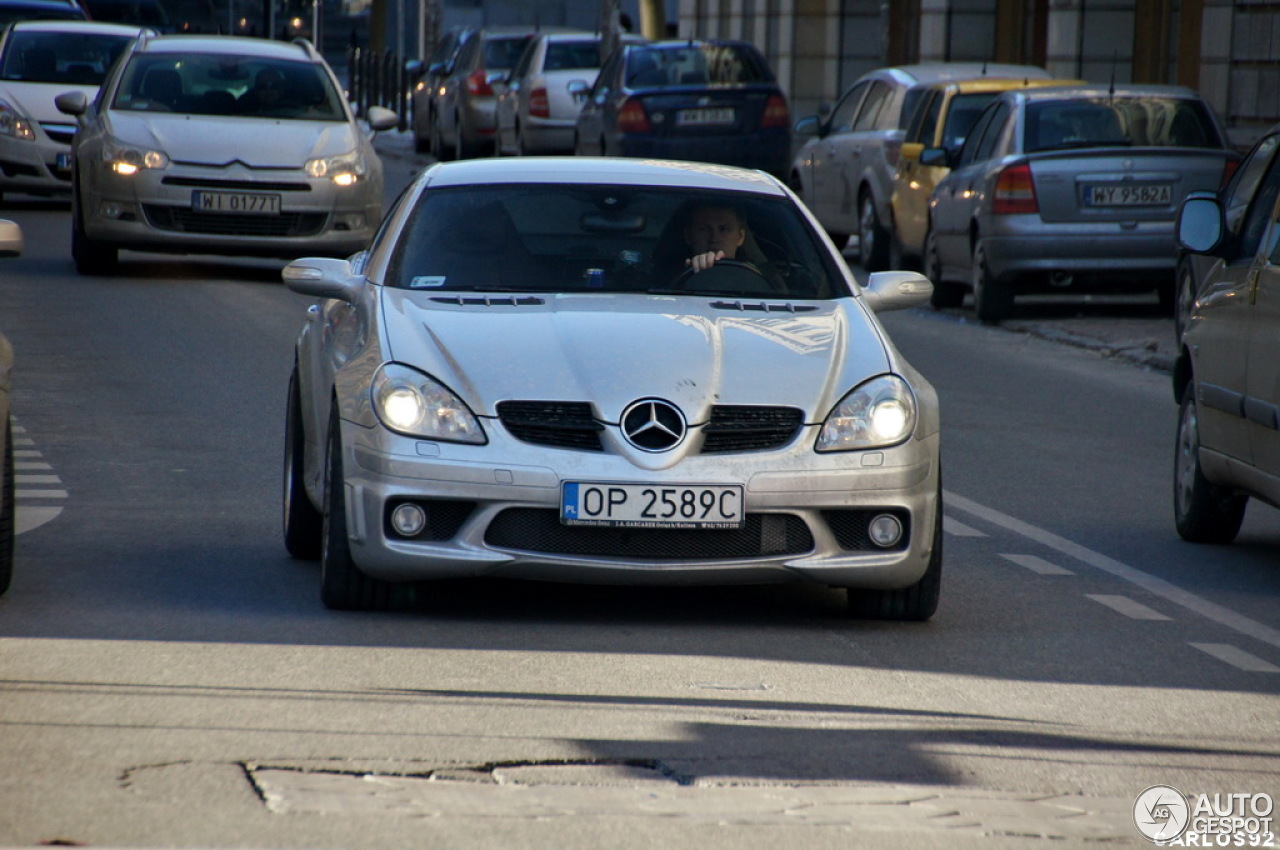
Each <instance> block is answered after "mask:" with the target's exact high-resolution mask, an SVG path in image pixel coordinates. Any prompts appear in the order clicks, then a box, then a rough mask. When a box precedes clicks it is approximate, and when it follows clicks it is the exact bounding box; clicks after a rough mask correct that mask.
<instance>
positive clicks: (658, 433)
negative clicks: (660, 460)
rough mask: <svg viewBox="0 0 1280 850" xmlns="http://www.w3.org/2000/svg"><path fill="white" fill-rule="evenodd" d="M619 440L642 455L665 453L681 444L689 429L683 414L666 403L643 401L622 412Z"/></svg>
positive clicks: (660, 400) (672, 405)
mask: <svg viewBox="0 0 1280 850" xmlns="http://www.w3.org/2000/svg"><path fill="white" fill-rule="evenodd" d="M621 424H622V436H624V437H626V438H627V442H628V443H630V444H631V445H633V446H635V447H636V448H637V449H640V450H641V451H645V452H665V451H669V450H670V449H674V448H675V447H676V446H678V445H680V442H681V441H682V440H684V435H685V433H686V432H687V431H688V425H687V424H686V423H685V421H684V414H682V413H681V412H680V409H679V408H678V407H676V406H675V405H674V404H672V403H671V402H669V401H663V400H662V399H660V398H644V399H641V400H639V401H633V402H632V403H631V404H630V405H629V406H628V407H627V409H626V410H624V411H622V423H621Z"/></svg>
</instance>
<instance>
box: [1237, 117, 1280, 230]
mask: <svg viewBox="0 0 1280 850" xmlns="http://www.w3.org/2000/svg"><path fill="white" fill-rule="evenodd" d="M1277 147H1280V134H1278V135H1274V136H1267V137H1266V138H1264V139H1262V140H1261V141H1259V142H1258V144H1257V145H1256V146H1255V147H1254V149H1253V150H1252V151H1250V152H1249V155H1248V156H1247V157H1246V158H1245V160H1244V162H1243V163H1241V164H1240V167H1239V168H1238V169H1236V173H1235V174H1234V175H1233V176H1232V178H1231V182H1229V183H1228V184H1227V188H1226V191H1225V193H1224V199H1223V207H1224V208H1225V209H1226V217H1227V228H1228V229H1230V230H1231V232H1233V233H1238V232H1239V230H1240V223H1241V221H1242V220H1243V218H1244V211H1245V209H1247V208H1248V206H1249V199H1250V198H1252V197H1253V193H1254V192H1256V191H1257V190H1258V183H1259V181H1261V180H1262V175H1263V174H1265V173H1266V170H1267V166H1268V165H1270V164H1271V160H1272V158H1273V157H1275V154H1276V149H1277Z"/></svg>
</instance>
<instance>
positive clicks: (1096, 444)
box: [0, 155, 1280, 850]
mask: <svg viewBox="0 0 1280 850" xmlns="http://www.w3.org/2000/svg"><path fill="white" fill-rule="evenodd" d="M388 162H389V164H390V165H391V167H392V168H393V170H394V171H395V173H396V174H397V175H399V178H400V179H403V178H404V177H405V176H406V175H407V174H408V172H409V171H410V170H412V169H414V168H416V167H418V166H419V165H421V164H422V163H421V161H419V160H417V159H416V158H415V157H413V156H412V155H404V156H401V155H393V156H391V157H389V158H388ZM0 215H4V216H7V217H10V218H14V219H16V220H18V221H19V222H20V223H22V225H23V227H24V229H25V231H26V235H27V243H28V248H29V250H28V254H27V256H25V257H23V258H21V259H18V260H11V261H6V262H5V264H4V265H3V266H0V331H3V332H4V333H5V334H6V335H8V336H9V337H10V338H11V340H12V341H13V343H14V346H15V349H16V351H17V353H18V358H19V360H18V370H17V377H16V381H17V384H16V387H15V409H16V415H17V421H18V424H19V425H20V426H22V428H23V429H24V430H23V436H24V438H25V439H26V440H28V441H29V442H28V443H26V444H25V445H24V446H23V447H22V448H23V451H24V452H28V453H30V454H25V455H24V456H23V460H24V461H25V462H29V463H35V464H43V465H44V466H43V467H39V468H37V467H31V468H28V469H26V470H24V472H23V474H24V475H25V476H31V478H28V479H26V480H25V481H24V482H23V484H21V485H20V488H21V489H22V491H23V495H22V496H20V504H21V506H20V519H21V520H22V521H23V523H24V531H23V533H22V534H21V535H20V537H19V539H18V561H17V566H16V571H15V577H14V582H13V587H12V589H11V590H10V592H9V594H8V595H7V596H5V597H4V598H3V599H0V845H9V846H36V845H39V844H42V843H49V842H55V841H61V842H79V843H82V844H86V845H90V846H99V847H159V846H165V847H313V848H315V847H322V848H329V847H333V848H339V847H373V846H396V847H406V846H430V847H468V848H470V847H504V848H505V847H516V848H518V847H551V846H555V847H566V848H583V850H586V848H599V847H637V848H638V847H651V846H655V845H658V844H662V845H665V846H674V847H695V846H696V847H699V848H721V847H723V848H743V847H770V848H777V847H792V846H796V847H800V846H803V847H815V848H816V847H861V846H866V847H877V848H881V847H884V848H918V847H956V846H961V847H963V846H974V847H978V846H982V847H988V846H997V847H1001V846H1003V847H1038V846H1053V847H1062V846H1073V847H1074V846H1081V847H1083V846H1096V845H1097V843H1099V842H1106V843H1107V844H1108V845H1118V846H1146V841H1145V839H1143V838H1142V837H1141V835H1140V834H1139V832H1138V830H1137V828H1136V826H1135V825H1134V822H1133V807H1134V803H1135V800H1136V799H1137V796H1138V795H1139V793H1140V792H1142V791H1143V790H1144V789H1146V788H1147V787H1149V786H1151V785H1157V784H1168V785H1171V786H1174V787H1176V788H1178V789H1179V790H1181V791H1182V792H1184V793H1187V794H1198V793H1210V794H1212V793H1220V794H1227V793H1244V794H1255V793H1263V792H1267V793H1270V794H1272V795H1273V796H1280V743H1277V742H1280V701H1278V700H1277V694H1278V693H1280V613H1278V612H1277V606H1276V604H1275V600H1276V598H1277V596H1278V595H1280V569H1278V567H1280V564H1278V563H1277V557H1276V551H1277V547H1276V543H1277V541H1278V540H1280V513H1278V512H1276V511H1273V510H1270V509H1265V508H1258V507H1254V508H1252V509H1251V510H1250V513H1249V515H1248V518H1247V519H1246V524H1245V528H1244V531H1243V533H1242V535H1241V539H1240V541H1239V542H1238V543H1237V544H1236V545H1234V546H1231V547H1223V548H1212V547H1198V546H1191V545H1189V544H1184V543H1182V542H1180V541H1179V540H1178V539H1177V537H1176V535H1175V534H1174V532H1173V529H1172V519H1171V516H1170V507H1169V499H1170V471H1171V468H1172V446H1173V429H1174V418H1175V415H1176V411H1175V408H1174V405H1173V402H1172V398H1171V394H1170V391H1169V387H1168V377H1167V375H1165V374H1164V373H1163V372H1161V371H1160V370H1159V368H1158V366H1153V365H1151V364H1149V363H1147V364H1144V363H1140V362H1135V361H1134V360H1131V359H1126V358H1124V357H1121V356H1115V354H1114V352H1112V353H1111V354H1108V352H1106V351H1103V350H1099V349H1100V348H1102V347H1100V346H1092V347H1081V346H1078V345H1069V344H1064V343H1062V342H1056V341H1052V340H1050V339H1046V338H1044V337H1045V336H1046V335H1047V334H1045V333H1041V332H1035V331H1033V330H1030V329H1019V330H1010V329H1002V328H989V327H984V326H981V325H978V324H976V323H974V322H972V321H971V320H970V319H969V318H968V317H967V316H966V314H965V312H964V311H963V310H962V311H958V312H956V313H947V314H934V313H931V312H929V311H911V312H906V313H901V314H892V315H888V316H885V324H886V325H887V326H888V327H889V329H890V331H891V333H892V334H893V336H894V338H895V340H896V341H897V344H898V345H899V347H900V348H901V349H902V350H903V352H904V353H905V354H906V355H907V356H908V358H909V359H910V360H911V361H912V362H913V363H914V364H915V365H916V366H917V367H918V368H920V369H921V370H922V371H923V372H924V373H925V374H926V375H927V376H929V377H930V379H931V380H932V381H933V382H934V383H935V385H936V386H937V388H938V390H939V393H940V396H941V399H942V404H943V427H944V437H943V464H944V481H945V487H946V491H947V497H946V503H947V508H946V510H947V521H946V525H945V531H946V534H945V548H946V553H947V555H946V567H945V576H944V583H943V596H942V603H941V607H940V610H939V613H938V615H937V617H936V618H935V619H934V620H933V621H931V622H930V623H927V624H892V623H889V624H886V623H861V622H851V621H848V620H846V619H844V618H843V616H842V614H841V602H842V599H841V597H840V595H839V594H838V593H835V592H829V591H826V590H823V589H815V588H807V587H782V588H777V587H770V588H728V589H725V588H718V589H706V588H703V589H668V590H662V589H627V588H593V587H573V586H564V585H541V584H522V583H514V582H460V583H456V584H449V585H444V586H440V587H437V588H434V589H433V592H432V593H430V594H428V595H427V598H426V599H425V600H424V601H423V604H422V605H421V606H420V607H418V608H416V609H414V610H407V611H402V612H397V613H392V614H381V615H375V614H341V613H337V612H330V611H326V610H325V609H324V608H323V607H322V606H321V605H320V602H319V598H318V571H317V568H316V565H314V564H310V563H301V562H296V561H292V560H290V559H289V558H288V556H287V555H286V554H285V552H284V549H283V545H282V543H281V540H280V533H279V518H278V514H279V507H278V504H279V487H280V484H279V476H280V460H281V458H280V455H281V448H282V442H283V410H284V395H285V384H286V380H287V376H288V370H289V365H290V352H291V345H292V339H293V336H294V334H295V333H296V331H297V329H298V328H299V327H300V326H301V322H302V319H303V313H304V310H305V307H306V302H305V301H304V300H302V299H301V298H299V297H298V296H294V295H292V294H291V293H289V292H287V291H286V290H285V289H284V288H283V287H282V286H281V285H280V283H279V282H278V272H279V264H273V263H262V262H243V263H228V262H224V261H216V260H199V259H197V260H190V259H183V258H161V257H151V256H147V255H140V254H135V255H129V254H126V255H124V256H123V260H124V262H123V263H122V266H121V273H120V275H119V276H117V277H113V278H107V279H90V278H80V277H77V276H76V275H75V273H74V270H73V268H72V265H71V261H70V256H69V252H68V235H69V228H68V224H67V210H66V207H65V206H60V205H58V204H50V203H43V202H36V201H30V202H28V201H19V200H8V201H7V202H6V204H5V205H4V206H3V207H0ZM1109 309H1110V310H1114V311H1116V312H1117V313H1118V314H1124V313H1126V311H1130V310H1133V311H1138V313H1139V314H1138V315H1117V316H1114V317H1109V316H1108V315H1107V311H1108V310H1109ZM1144 309H1146V310H1149V309H1150V308H1149V307H1148V308H1144V307H1143V306H1142V305H1137V306H1135V307H1123V306H1120V307H1116V306H1112V307H1110V308H1105V307H1104V308H1099V307H1097V306H1096V305H1090V304H1077V305H1074V306H1072V307H1070V308H1066V307H1059V306H1054V305H1048V306H1036V305H1032V306H1031V307H1030V308H1024V309H1023V310H1022V311H1021V312H1020V314H1019V317H1018V319H1017V320H1016V321H1018V322H1030V323H1033V324H1035V325H1037V326H1042V327H1049V326H1050V325H1052V324H1053V323H1054V322H1058V321H1068V320H1072V319H1081V318H1082V319H1085V320H1087V321H1089V322H1102V323H1103V324H1106V322H1107V321H1108V319H1109V318H1116V319H1134V320H1136V321H1141V322H1157V323H1158V322H1159V321H1160V320H1159V319H1158V317H1154V316H1151V315H1149V314H1148V313H1142V312H1141V311H1143V310H1144ZM1058 311H1065V314H1059V312H1058ZM1153 326H1156V325H1153ZM1125 334H1126V335H1127V334H1129V332H1128V331H1126V332H1125ZM1048 335H1051V334H1048Z"/></svg>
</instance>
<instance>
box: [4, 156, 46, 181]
mask: <svg viewBox="0 0 1280 850" xmlns="http://www.w3.org/2000/svg"><path fill="white" fill-rule="evenodd" d="M0 173H3V174H4V176H5V177H39V176H40V172H39V171H36V169H35V167H34V166H31V165H27V164H26V163H24V162H11V161H9V160H7V159H6V160H0Z"/></svg>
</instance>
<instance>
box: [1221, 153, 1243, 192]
mask: <svg viewBox="0 0 1280 850" xmlns="http://www.w3.org/2000/svg"><path fill="white" fill-rule="evenodd" d="M1239 167H1240V160H1238V159H1229V160H1227V164H1226V165H1225V166H1224V167H1223V169H1222V182H1221V183H1219V184H1218V188H1222V187H1223V186H1225V185H1227V183H1228V182H1230V180H1231V178H1232V177H1234V176H1235V173H1236V169H1237V168H1239Z"/></svg>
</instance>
